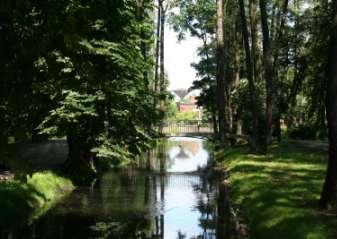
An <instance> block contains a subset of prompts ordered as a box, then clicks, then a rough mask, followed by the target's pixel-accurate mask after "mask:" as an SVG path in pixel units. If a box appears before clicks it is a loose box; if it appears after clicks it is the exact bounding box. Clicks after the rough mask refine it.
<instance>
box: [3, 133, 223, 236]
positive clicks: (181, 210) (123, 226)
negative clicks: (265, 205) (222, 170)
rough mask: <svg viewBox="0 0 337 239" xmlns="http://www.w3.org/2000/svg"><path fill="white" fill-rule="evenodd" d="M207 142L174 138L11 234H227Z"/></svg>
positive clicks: (77, 192)
mask: <svg viewBox="0 0 337 239" xmlns="http://www.w3.org/2000/svg"><path fill="white" fill-rule="evenodd" d="M205 145H206V142H205V141H203V140H202V139H196V138H187V137H179V138H169V139H167V140H165V141H163V142H162V143H160V144H159V145H158V146H157V148H156V149H155V150H152V151H150V152H148V153H147V154H145V155H144V156H143V157H142V158H141V159H139V160H138V161H139V163H138V165H137V166H133V167H129V168H127V169H124V170H122V171H110V172H107V173H105V174H103V175H102V176H101V177H100V178H99V179H96V180H94V181H93V182H92V183H91V185H89V186H87V187H79V188H77V189H76V190H75V191H74V192H73V193H72V194H71V195H69V196H68V197H66V198H64V199H63V200H62V201H61V202H60V203H59V204H58V205H57V206H55V207H54V208H53V209H51V210H50V211H49V212H48V213H47V214H46V215H44V216H42V217H40V218H39V219H37V220H35V221H34V222H33V223H31V224H30V225H25V226H20V228H16V229H15V231H11V232H8V234H7V235H8V237H7V238H14V239H15V238H28V239H29V238H81V239H82V238H123V239H124V238H139V239H150V238H152V239H154V238H165V239H175V238H179V239H180V238H181V239H183V238H185V239H192V238H203V239H212V238H219V239H221V238H223V231H224V225H223V222H224V218H223V216H222V214H223V213H220V214H221V215H219V213H218V211H219V210H218V209H219V208H222V206H223V205H219V203H218V202H221V200H218V194H219V193H218V191H219V190H218V184H219V183H218V180H217V179H216V178H214V177H213V176H211V174H210V173H207V172H205V170H203V169H204V168H205V167H206V166H207V164H208V163H209V161H210V154H209V152H208V151H207V147H205Z"/></svg>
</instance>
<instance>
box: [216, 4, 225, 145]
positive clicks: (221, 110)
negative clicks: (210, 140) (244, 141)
mask: <svg viewBox="0 0 337 239" xmlns="http://www.w3.org/2000/svg"><path fill="white" fill-rule="evenodd" d="M216 78H217V96H218V97H217V103H218V114H219V116H218V119H219V140H220V145H221V146H225V145H226V131H225V130H226V122H225V120H226V103H225V99H226V96H225V91H226V89H225V48H224V2H223V0H217V75H216Z"/></svg>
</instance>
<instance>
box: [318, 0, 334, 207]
mask: <svg viewBox="0 0 337 239" xmlns="http://www.w3.org/2000/svg"><path fill="white" fill-rule="evenodd" d="M332 7H333V11H332V16H333V19H332V21H333V24H332V28H331V29H330V34H331V36H330V37H331V39H330V47H329V59H328V69H327V80H328V84H327V100H326V111H327V120H328V130H329V161H328V169H327V174H326V178H325V182H324V186H323V191H322V194H321V199H320V205H321V206H322V207H324V208H326V207H328V206H329V205H336V203H337V96H336V94H337V93H336V92H337V15H336V11H337V1H336V0H334V1H333V3H332Z"/></svg>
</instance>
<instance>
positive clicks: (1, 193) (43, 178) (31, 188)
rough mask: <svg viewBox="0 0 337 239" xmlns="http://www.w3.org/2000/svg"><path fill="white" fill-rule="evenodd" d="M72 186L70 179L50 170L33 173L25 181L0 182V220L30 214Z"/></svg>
mask: <svg viewBox="0 0 337 239" xmlns="http://www.w3.org/2000/svg"><path fill="white" fill-rule="evenodd" d="M73 188H74V187H73V184H72V182H71V181H70V180H68V179H65V178H63V177H60V176H58V175H56V174H54V173H51V172H39V173H35V174H33V175H32V176H31V177H28V178H27V180H26V182H22V181H10V182H4V183H0V205H1V210H0V222H1V223H3V222H11V221H15V220H20V219H23V218H26V217H29V216H32V214H33V213H34V211H35V210H38V209H39V210H41V208H43V207H45V206H48V204H50V203H52V202H54V201H57V200H58V199H60V198H61V197H62V196H64V195H65V194H66V193H68V192H70V191H72V190H73Z"/></svg>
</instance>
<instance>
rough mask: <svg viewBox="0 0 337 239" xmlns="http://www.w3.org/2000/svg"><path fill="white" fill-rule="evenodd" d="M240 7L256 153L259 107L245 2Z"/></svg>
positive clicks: (241, 1) (241, 0)
mask: <svg viewBox="0 0 337 239" xmlns="http://www.w3.org/2000/svg"><path fill="white" fill-rule="evenodd" d="M239 5H240V15H241V29H242V34H243V40H244V46H245V52H246V70H247V79H248V84H249V97H250V102H251V107H250V110H251V114H252V117H253V130H252V135H251V140H250V147H251V150H252V151H254V152H256V151H257V146H256V140H257V127H258V117H257V114H258V112H257V107H256V93H255V83H254V79H253V75H254V73H253V64H252V58H251V51H250V47H249V35H248V27H247V21H246V14H245V6H244V2H243V0H239Z"/></svg>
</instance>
